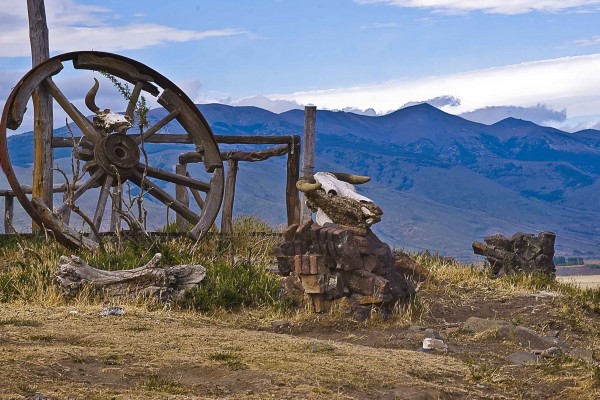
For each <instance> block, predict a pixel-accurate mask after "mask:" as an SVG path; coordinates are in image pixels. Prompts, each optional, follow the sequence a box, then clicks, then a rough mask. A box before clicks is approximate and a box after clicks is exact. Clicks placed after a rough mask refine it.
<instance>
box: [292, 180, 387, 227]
mask: <svg viewBox="0 0 600 400" xmlns="http://www.w3.org/2000/svg"><path fill="white" fill-rule="evenodd" d="M369 180H371V178H370V177H368V176H359V175H352V174H343V173H332V172H317V173H316V174H314V175H313V176H312V177H304V178H301V179H299V180H298V182H297V183H296V187H297V188H298V190H300V191H301V192H303V193H304V195H305V196H306V205H307V206H308V207H309V208H310V209H311V210H312V211H316V213H317V224H319V225H323V224H325V223H327V222H330V223H335V224H339V225H346V226H353V227H357V228H363V229H366V228H369V227H370V226H371V225H373V224H375V223H377V222H379V221H381V216H382V215H383V211H381V208H379V207H378V206H377V205H376V204H375V203H374V202H373V200H371V199H369V198H368V197H365V196H362V195H360V194H358V193H356V189H355V188H354V186H353V185H357V184H362V183H366V182H368V181H369Z"/></svg>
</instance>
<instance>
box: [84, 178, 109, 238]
mask: <svg viewBox="0 0 600 400" xmlns="http://www.w3.org/2000/svg"><path fill="white" fill-rule="evenodd" d="M113 181H114V177H113V176H112V175H106V179H105V181H104V184H103V185H102V187H101V188H100V196H98V203H97V205H96V211H95V212H94V219H93V220H92V222H93V223H94V228H96V231H98V232H100V227H101V225H102V218H103V217H104V210H106V203H107V202H108V198H109V196H110V188H111V187H112V184H113ZM90 238H91V239H92V240H95V241H98V240H99V238H98V237H96V235H95V233H93V232H92V233H91V234H90Z"/></svg>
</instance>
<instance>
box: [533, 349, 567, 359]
mask: <svg viewBox="0 0 600 400" xmlns="http://www.w3.org/2000/svg"><path fill="white" fill-rule="evenodd" d="M533 354H535V355H539V356H540V357H542V358H556V357H559V356H562V355H563V351H562V349H561V348H560V347H549V348H547V349H546V350H534V351H533Z"/></svg>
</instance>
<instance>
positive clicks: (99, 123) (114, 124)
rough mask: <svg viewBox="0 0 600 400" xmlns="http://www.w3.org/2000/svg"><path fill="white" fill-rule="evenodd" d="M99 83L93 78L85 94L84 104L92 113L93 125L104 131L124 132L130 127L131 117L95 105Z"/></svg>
mask: <svg viewBox="0 0 600 400" xmlns="http://www.w3.org/2000/svg"><path fill="white" fill-rule="evenodd" d="M99 87H100V83H98V79H96V78H94V86H92V88H91V89H90V90H89V92H88V93H87V94H86V95H85V105H86V106H87V108H89V109H90V111H92V112H93V113H94V114H96V115H95V116H94V126H95V127H96V128H98V129H102V130H103V131H104V132H106V133H112V132H117V133H125V132H126V131H127V129H129V128H131V127H132V126H133V125H132V124H131V118H130V117H129V116H127V115H121V114H117V113H114V112H112V111H110V110H109V109H108V108H106V109H105V110H104V111H101V110H100V107H98V106H97V105H96V94H97V93H98V88H99Z"/></svg>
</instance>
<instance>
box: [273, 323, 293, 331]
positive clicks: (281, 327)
mask: <svg viewBox="0 0 600 400" xmlns="http://www.w3.org/2000/svg"><path fill="white" fill-rule="evenodd" d="M271 329H273V332H277V333H282V332H287V333H289V332H291V331H292V325H291V324H290V323H289V322H288V321H273V322H271Z"/></svg>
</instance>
